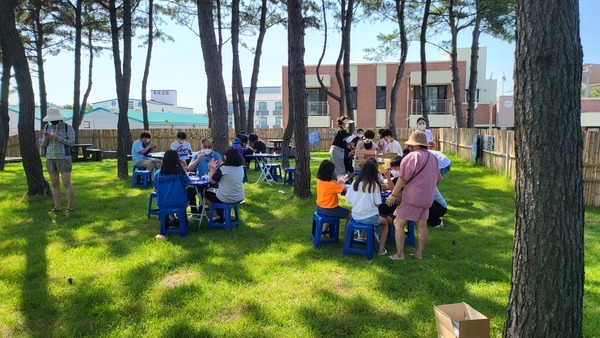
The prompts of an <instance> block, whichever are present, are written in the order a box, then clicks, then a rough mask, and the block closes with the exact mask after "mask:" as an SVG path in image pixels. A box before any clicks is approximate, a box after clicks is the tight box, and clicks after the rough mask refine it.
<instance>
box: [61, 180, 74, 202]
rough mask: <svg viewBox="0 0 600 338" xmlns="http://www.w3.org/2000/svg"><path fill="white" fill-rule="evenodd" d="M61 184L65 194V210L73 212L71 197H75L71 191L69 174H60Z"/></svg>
mask: <svg viewBox="0 0 600 338" xmlns="http://www.w3.org/2000/svg"><path fill="white" fill-rule="evenodd" d="M60 176H61V177H62V183H63V185H64V186H65V191H66V193H67V209H69V210H73V197H74V196H75V192H74V190H73V184H71V173H61V174H60Z"/></svg>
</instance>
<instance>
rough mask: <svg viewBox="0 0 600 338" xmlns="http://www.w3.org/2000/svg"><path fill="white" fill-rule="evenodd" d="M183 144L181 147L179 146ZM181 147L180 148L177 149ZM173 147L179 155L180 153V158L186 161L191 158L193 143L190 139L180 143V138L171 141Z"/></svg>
mask: <svg viewBox="0 0 600 338" xmlns="http://www.w3.org/2000/svg"><path fill="white" fill-rule="evenodd" d="M180 145H181V148H179V146H180ZM177 148H179V149H177ZM171 149H173V150H175V151H177V155H179V159H180V160H182V161H184V160H187V159H188V158H190V152H191V151H192V145H191V144H190V143H189V142H188V141H183V142H181V143H179V140H177V141H175V142H173V143H171Z"/></svg>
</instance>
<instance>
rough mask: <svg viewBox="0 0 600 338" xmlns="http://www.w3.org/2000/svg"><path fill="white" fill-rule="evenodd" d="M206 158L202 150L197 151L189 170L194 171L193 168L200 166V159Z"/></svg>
mask: <svg viewBox="0 0 600 338" xmlns="http://www.w3.org/2000/svg"><path fill="white" fill-rule="evenodd" d="M203 158H204V154H203V153H202V152H199V153H197V154H196V155H194V156H192V160H191V161H190V164H188V167H187V168H188V171H192V170H196V167H197V166H198V162H200V160H202V159H203ZM204 174H205V173H202V175H204Z"/></svg>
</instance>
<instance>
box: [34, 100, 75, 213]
mask: <svg viewBox="0 0 600 338" xmlns="http://www.w3.org/2000/svg"><path fill="white" fill-rule="evenodd" d="M64 119H65V116H64V115H63V114H61V113H60V110H59V109H58V108H56V107H50V108H48V114H47V115H46V117H44V121H45V122H50V124H47V125H46V126H45V127H44V142H42V148H44V149H46V170H48V174H49V175H50V183H51V184H52V199H53V200H54V208H53V209H52V211H54V212H59V211H62V208H61V203H60V179H61V178H62V183H63V185H64V186H65V191H66V193H67V208H66V209H65V212H71V211H73V196H74V192H73V185H72V184H71V171H72V169H73V163H72V162H71V147H72V146H73V144H75V130H73V127H71V126H70V125H68V124H66V123H65V122H63V120H64Z"/></svg>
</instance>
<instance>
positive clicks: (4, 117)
mask: <svg viewBox="0 0 600 338" xmlns="http://www.w3.org/2000/svg"><path fill="white" fill-rule="evenodd" d="M0 47H1V45H0ZM0 51H1V48H0ZM11 70H12V64H11V62H10V59H9V57H8V54H6V53H2V80H0V81H1V82H0V170H2V171H3V170H4V165H5V164H6V147H7V144H8V134H9V132H10V126H9V123H10V118H9V117H8V96H9V88H10V76H11Z"/></svg>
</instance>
